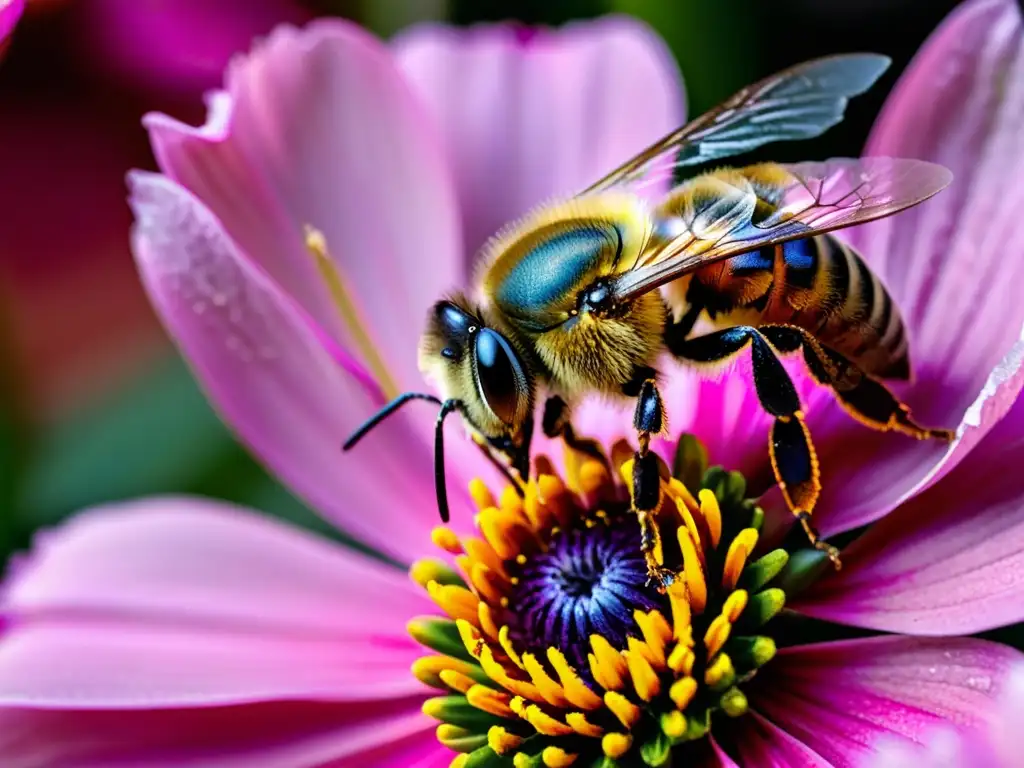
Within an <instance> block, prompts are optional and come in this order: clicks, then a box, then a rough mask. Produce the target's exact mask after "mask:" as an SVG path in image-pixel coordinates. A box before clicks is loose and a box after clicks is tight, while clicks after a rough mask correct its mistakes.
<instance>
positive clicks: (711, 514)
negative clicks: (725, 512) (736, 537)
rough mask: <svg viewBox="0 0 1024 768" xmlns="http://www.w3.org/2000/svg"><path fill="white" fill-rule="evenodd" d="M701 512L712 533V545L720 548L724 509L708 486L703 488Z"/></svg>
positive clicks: (700, 494) (701, 491)
mask: <svg viewBox="0 0 1024 768" xmlns="http://www.w3.org/2000/svg"><path fill="white" fill-rule="evenodd" d="M698 496H700V513H701V514H702V515H703V516H704V520H705V521H706V522H707V524H708V532H709V533H710V534H711V546H712V547H715V548H716V549H717V548H718V542H719V541H721V540H722V510H721V508H720V507H719V506H718V499H717V498H716V497H715V494H714V493H713V492H712V491H710V490H708V489H707V488H702V489H701V490H700V493H699V494H698Z"/></svg>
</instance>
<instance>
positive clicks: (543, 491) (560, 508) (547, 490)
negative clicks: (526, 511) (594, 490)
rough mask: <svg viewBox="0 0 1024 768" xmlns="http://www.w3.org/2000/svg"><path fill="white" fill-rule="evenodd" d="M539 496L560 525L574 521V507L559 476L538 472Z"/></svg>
mask: <svg viewBox="0 0 1024 768" xmlns="http://www.w3.org/2000/svg"><path fill="white" fill-rule="evenodd" d="M537 496H538V497H539V498H540V500H541V501H542V502H543V503H544V505H545V507H546V509H547V512H548V514H549V515H551V516H552V518H553V519H554V521H555V522H557V523H558V525H561V526H565V525H568V524H569V523H570V522H572V518H573V513H574V509H573V506H572V505H571V504H568V503H567V499H568V498H569V497H568V496H567V495H566V493H565V485H564V484H563V483H562V481H561V480H560V479H559V478H558V477H557V476H555V475H552V474H538V475H537ZM552 530H553V529H552Z"/></svg>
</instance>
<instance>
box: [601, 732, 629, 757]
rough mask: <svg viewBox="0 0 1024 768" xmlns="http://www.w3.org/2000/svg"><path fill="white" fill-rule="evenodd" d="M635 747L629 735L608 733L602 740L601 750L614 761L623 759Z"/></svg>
mask: <svg viewBox="0 0 1024 768" xmlns="http://www.w3.org/2000/svg"><path fill="white" fill-rule="evenodd" d="M632 746H633V737H632V736H630V735H629V734H628V733H606V734H605V735H604V738H602V739H601V749H602V750H603V751H604V753H605V754H606V755H608V757H610V758H612V759H613V760H614V759H615V758H617V757H622V756H623V755H624V754H626V753H627V752H629V749H630V747H632Z"/></svg>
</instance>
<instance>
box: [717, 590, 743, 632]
mask: <svg viewBox="0 0 1024 768" xmlns="http://www.w3.org/2000/svg"><path fill="white" fill-rule="evenodd" d="M746 607H747V590H745V589H737V590H736V591H735V592H733V593H732V594H731V595H729V597H727V598H726V599H725V605H723V606H722V615H723V616H727V617H728V619H729V621H730V622H732V623H733V624H735V623H736V622H737V621H738V620H739V618H740V615H741V614H742V613H743V609H744V608H746Z"/></svg>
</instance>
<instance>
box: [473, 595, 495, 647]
mask: <svg viewBox="0 0 1024 768" xmlns="http://www.w3.org/2000/svg"><path fill="white" fill-rule="evenodd" d="M476 610H477V614H476V615H477V618H478V619H479V620H480V629H481V631H482V632H483V633H484V634H485V635H487V636H488V637H489V638H491V640H497V639H498V625H497V624H496V623H495V621H494V613H493V611H492V609H491V606H489V605H488V604H487V603H485V602H483V601H481V603H480V605H479V606H477V609H476Z"/></svg>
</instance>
